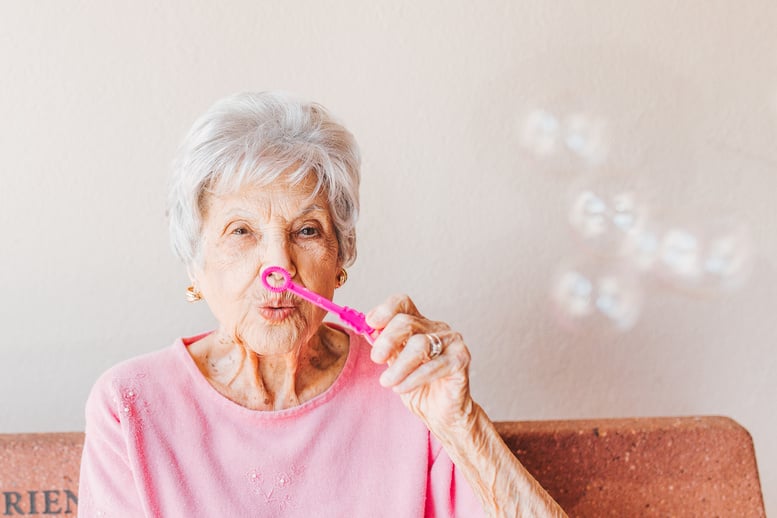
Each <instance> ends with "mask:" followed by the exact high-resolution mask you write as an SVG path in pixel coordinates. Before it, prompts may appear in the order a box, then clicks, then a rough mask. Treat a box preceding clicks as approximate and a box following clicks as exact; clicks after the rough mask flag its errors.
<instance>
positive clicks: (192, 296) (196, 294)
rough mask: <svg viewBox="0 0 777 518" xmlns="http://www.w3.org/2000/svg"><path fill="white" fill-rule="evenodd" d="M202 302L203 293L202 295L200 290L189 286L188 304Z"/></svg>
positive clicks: (187, 289)
mask: <svg viewBox="0 0 777 518" xmlns="http://www.w3.org/2000/svg"><path fill="white" fill-rule="evenodd" d="M200 300H202V293H200V290H198V289H197V288H195V287H194V286H189V287H188V288H186V301H187V302H197V301H200Z"/></svg>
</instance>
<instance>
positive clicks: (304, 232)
mask: <svg viewBox="0 0 777 518" xmlns="http://www.w3.org/2000/svg"><path fill="white" fill-rule="evenodd" d="M299 234H300V235H301V236H303V237H313V236H317V235H318V229H317V228H316V227H302V228H301V229H300V231H299Z"/></svg>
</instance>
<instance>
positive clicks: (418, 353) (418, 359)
mask: <svg viewBox="0 0 777 518" xmlns="http://www.w3.org/2000/svg"><path fill="white" fill-rule="evenodd" d="M428 359H429V339H428V338H427V337H426V335H421V334H415V335H412V336H410V337H409V338H408V339H407V343H406V344H405V346H404V347H403V348H402V350H401V351H398V352H397V355H396V357H395V358H394V361H392V362H391V366H390V367H389V368H388V369H386V370H385V371H384V372H383V374H382V375H381V377H380V384H381V385H383V386H384V387H393V386H394V385H396V384H397V383H399V382H401V381H402V380H404V379H405V377H406V376H407V375H408V374H410V373H411V372H412V371H413V370H415V369H416V368H418V367H419V366H420V365H422V364H423V363H425V361H426V360H428Z"/></svg>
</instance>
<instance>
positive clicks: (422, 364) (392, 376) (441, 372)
mask: <svg viewBox="0 0 777 518" xmlns="http://www.w3.org/2000/svg"><path fill="white" fill-rule="evenodd" d="M436 335H437V336H438V337H439V339H440V341H441V342H442V352H441V353H440V354H439V356H437V357H435V358H431V357H430V356H429V354H430V351H431V342H432V339H431V338H430V337H429V336H428V335H426V334H423V335H421V334H416V335H413V336H412V337H411V338H410V340H408V342H407V345H406V346H405V348H404V349H403V350H402V351H401V352H400V353H399V354H398V355H397V356H396V358H395V359H394V361H393V362H392V363H391V366H390V367H389V368H388V369H386V371H385V372H384V373H383V374H382V375H381V377H380V383H381V385H383V386H385V387H392V388H393V389H394V391H395V392H399V393H405V392H410V391H412V390H415V389H417V388H419V387H421V386H423V385H427V384H429V383H432V382H434V381H436V380H438V379H440V378H443V377H446V376H453V375H456V374H457V373H464V378H466V377H467V375H466V371H467V369H468V367H469V361H470V355H469V349H467V347H466V346H465V345H464V342H463V340H462V339H461V335H459V333H456V332H453V331H443V332H439V333H436Z"/></svg>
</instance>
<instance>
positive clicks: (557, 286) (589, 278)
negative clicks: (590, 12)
mask: <svg viewBox="0 0 777 518" xmlns="http://www.w3.org/2000/svg"><path fill="white" fill-rule="evenodd" d="M524 122H525V123H524V127H523V131H522V146H523V148H524V149H525V150H526V151H528V152H530V153H531V154H532V155H534V157H535V158H538V159H548V160H553V159H556V158H557V157H556V154H559V153H564V154H566V155H567V157H566V158H565V159H568V158H569V156H576V157H577V158H578V159H579V160H580V162H581V163H583V164H584V165H597V164H598V165H601V164H603V163H604V161H605V159H606V156H607V145H606V142H605V128H606V124H605V123H604V121H602V120H601V119H597V118H592V119H587V118H586V117H583V116H582V115H579V114H576V115H572V116H567V117H561V116H558V115H554V114H552V113H550V112H548V111H545V110H534V111H532V112H530V113H529V114H528V115H527V117H526V118H525V121H524ZM601 169H602V168H601V167H600V168H597V169H596V170H597V172H598V173H597V174H593V173H592V174H589V175H587V176H586V177H585V178H583V181H582V182H579V183H577V184H576V185H573V187H572V189H571V193H570V198H569V203H568V207H569V212H568V223H569V227H570V229H571V230H572V233H573V234H574V236H575V237H576V239H577V241H578V242H579V244H580V247H579V248H580V252H581V253H580V254H579V257H578V258H576V259H573V260H568V261H565V262H564V263H563V264H562V265H561V266H560V267H559V268H558V271H557V273H556V274H555V276H554V278H553V281H552V287H551V290H550V295H551V296H550V298H551V302H552V304H553V309H554V314H555V316H556V317H557V319H558V320H559V322H560V323H561V324H562V325H563V326H564V327H565V328H567V329H569V330H572V331H581V330H589V329H590V330H595V331H602V330H610V331H616V332H625V331H628V330H629V329H631V328H632V327H633V326H634V325H635V324H636V322H637V321H638V319H639V316H640V313H641V311H642V306H643V301H644V298H645V293H644V292H645V284H646V283H645V282H644V281H645V279H646V278H651V279H656V280H657V281H659V283H660V285H662V286H666V287H669V288H671V289H674V290H676V291H679V292H682V293H686V294H690V295H694V296H704V295H719V294H724V293H727V292H730V291H732V290H735V289H737V288H739V287H741V286H742V285H743V284H744V282H745V281H746V280H747V279H748V277H749V276H750V274H751V271H752V269H753V263H754V256H755V254H754V246H753V239H752V236H751V233H750V230H749V228H748V226H747V225H746V224H744V223H743V222H742V221H739V220H738V219H737V218H736V217H735V216H734V215H732V214H724V213H721V214H712V215H710V214H709V213H708V212H707V213H700V212H699V213H696V214H691V215H690V217H687V216H686V217H685V218H683V217H680V216H679V215H677V214H676V215H675V217H671V216H666V215H665V214H666V213H671V212H672V209H673V208H674V207H660V206H659V205H658V204H656V203H655V202H654V201H652V200H653V198H654V197H651V196H649V193H650V192H651V190H650V189H649V188H648V187H647V186H645V185H641V184H642V183H644V182H643V181H641V180H640V179H639V178H637V177H636V176H635V175H628V174H623V173H622V172H621V173H620V174H612V173H611V172H610V173H608V174H604V173H602V171H601ZM658 210H660V211H661V213H662V214H664V215H663V216H662V215H659V214H658V213H657V211H658Z"/></svg>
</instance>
